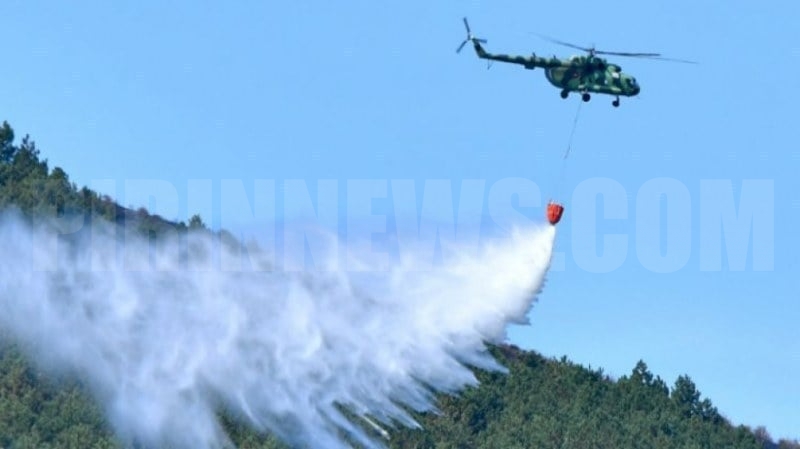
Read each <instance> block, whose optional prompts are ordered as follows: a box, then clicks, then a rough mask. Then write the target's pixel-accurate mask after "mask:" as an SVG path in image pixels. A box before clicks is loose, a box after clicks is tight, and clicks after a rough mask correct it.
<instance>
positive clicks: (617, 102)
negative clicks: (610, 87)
mask: <svg viewBox="0 0 800 449" xmlns="http://www.w3.org/2000/svg"><path fill="white" fill-rule="evenodd" d="M611 104H612V105H613V106H614V107H615V108H618V107H619V98H617V99H616V100H614V101H612V102H611Z"/></svg>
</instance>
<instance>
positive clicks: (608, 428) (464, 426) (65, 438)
mask: <svg viewBox="0 0 800 449" xmlns="http://www.w3.org/2000/svg"><path fill="white" fill-rule="evenodd" d="M11 207H13V208H18V209H19V210H21V211H22V212H23V214H24V215H25V216H26V217H28V218H32V217H35V216H37V215H43V216H58V215H61V214H65V213H77V214H79V215H83V216H84V217H85V218H86V219H88V218H89V217H103V218H105V219H107V220H110V221H113V222H115V223H119V224H123V223H128V224H130V223H134V224H135V226H136V227H137V228H138V229H139V230H140V231H141V232H144V233H152V232H155V233H158V232H167V231H169V232H174V231H177V232H185V231H187V230H188V229H192V228H205V226H204V225H203V223H202V220H201V219H200V217H198V216H194V217H192V219H191V220H190V222H189V224H188V225H187V224H185V223H172V222H169V221H167V220H164V219H162V218H160V217H158V216H154V215H151V214H149V213H148V212H147V211H146V210H144V209H139V210H136V211H134V210H131V209H128V208H124V207H121V206H120V205H118V204H116V203H115V202H114V201H113V200H112V199H111V198H108V197H102V196H100V195H99V194H97V193H96V192H92V191H91V190H89V189H87V188H85V187H84V188H81V189H78V188H77V186H75V185H74V184H73V183H70V181H69V177H68V176H67V174H66V173H65V172H64V171H63V170H62V169H60V168H58V167H56V168H53V169H52V170H51V169H50V168H49V167H48V163H47V161H46V160H40V158H39V151H38V149H37V148H36V146H35V144H34V143H33V142H32V141H31V140H30V139H29V138H28V137H27V136H26V137H25V138H24V139H22V141H21V142H20V144H18V145H17V144H15V143H14V132H13V129H12V128H11V127H10V126H9V125H8V123H3V125H2V126H0V211H1V210H4V209H8V208H11ZM209 232H210V231H209ZM222 233H223V234H224V231H222ZM228 237H229V236H228ZM229 240H230V239H229ZM492 350H493V352H494V353H495V355H496V356H497V357H498V359H499V361H500V362H501V363H503V364H504V365H505V366H507V367H508V368H509V369H510V374H507V375H505V374H488V373H483V372H480V373H479V379H480V380H481V386H480V387H479V388H477V389H468V390H467V391H465V392H464V394H463V395H461V396H459V397H447V396H440V397H439V404H440V407H441V411H442V414H441V415H440V416H434V415H426V416H418V419H419V421H420V422H421V423H422V425H423V427H424V430H410V429H399V430H396V431H393V432H392V434H391V440H390V442H389V444H390V447H393V448H408V449H411V448H416V449H423V448H431V449H432V448H437V449H445V448H448V449H450V448H453V449H455V448H487V449H488V448H507V449H514V448H534V447H535V448H583V447H586V448H659V449H660V448H742V449H749V448H753V449H755V448H765V447H767V448H773V447H780V448H787V449H788V448H794V449H797V448H800V444H797V442H788V441H781V442H779V443H775V442H773V441H772V440H771V438H770V437H769V435H768V434H767V433H766V431H765V430H764V429H763V428H757V429H755V430H753V429H751V428H749V427H746V426H734V425H732V424H731V423H730V422H728V420H727V419H725V418H724V416H723V415H722V414H721V413H720V412H719V411H718V410H717V409H716V408H715V407H714V406H713V404H712V403H711V401H710V400H708V399H701V394H700V392H699V391H698V389H697V387H696V386H695V384H694V383H693V382H692V380H691V379H690V378H689V377H688V376H681V377H679V378H678V379H677V380H676V381H675V382H674V384H673V385H672V386H671V387H669V386H667V384H666V383H665V382H664V381H663V380H662V379H660V378H659V377H658V376H654V375H653V374H652V373H650V372H649V370H648V369H647V366H646V364H645V363H644V362H639V363H638V364H637V365H636V367H634V368H633V370H632V372H631V374H630V375H628V376H625V377H623V378H621V379H618V380H612V379H610V378H609V377H607V376H605V375H604V374H603V373H602V371H601V370H590V369H587V368H584V367H581V366H579V365H576V364H574V363H571V362H569V361H568V360H567V359H565V358H563V359H561V360H552V359H546V358H544V357H542V356H540V355H538V354H536V353H535V352H526V351H522V350H520V349H518V348H515V347H512V346H503V347H494V348H493V349H492ZM226 424H227V427H228V429H229V430H230V432H231V435H232V436H233V438H234V441H235V442H236V444H237V445H238V446H239V447H241V448H280V447H284V446H283V445H281V444H280V443H278V442H276V441H275V440H274V439H272V438H270V437H266V436H259V435H256V434H254V433H252V432H250V431H249V430H248V429H247V428H245V427H243V426H241V425H238V424H236V423H234V421H233V420H230V419H228V420H226ZM116 447H119V444H118V443H117V442H116V441H115V439H114V436H113V435H112V434H111V432H110V430H109V427H108V425H107V424H106V422H105V420H104V418H103V416H102V415H101V413H100V412H99V410H98V408H97V407H96V406H95V405H94V404H93V403H92V402H91V401H90V399H89V397H88V396H87V395H86V394H85V393H84V391H83V389H82V388H81V386H80V384H79V383H75V382H73V381H71V380H69V379H67V380H59V379H49V378H47V377H45V376H43V375H41V374H39V373H37V372H36V370H35V369H34V368H33V367H32V365H30V364H29V363H28V362H27V361H26V359H25V357H24V355H23V354H22V352H21V351H20V350H19V348H17V347H16V346H15V345H14V344H13V342H12V340H11V339H10V338H9V336H8V335H5V334H3V330H2V329H0V448H15V449H16V448H81V449H83V448H116Z"/></svg>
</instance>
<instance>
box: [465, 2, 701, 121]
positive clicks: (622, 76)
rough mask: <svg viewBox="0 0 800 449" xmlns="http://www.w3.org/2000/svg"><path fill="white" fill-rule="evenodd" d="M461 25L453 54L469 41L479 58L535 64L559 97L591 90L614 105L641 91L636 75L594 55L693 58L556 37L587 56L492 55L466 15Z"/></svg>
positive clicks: (584, 95) (586, 96) (587, 93)
mask: <svg viewBox="0 0 800 449" xmlns="http://www.w3.org/2000/svg"><path fill="white" fill-rule="evenodd" d="M464 26H465V27H466V29H467V38H466V39H465V40H464V42H462V43H461V45H460V46H459V47H458V49H456V53H460V52H461V49H463V48H464V46H465V45H466V44H467V43H468V42H472V43H473V45H474V47H475V53H477V54H478V57H479V58H482V59H486V60H489V62H490V63H491V61H500V62H508V63H512V64H520V65H522V66H523V67H525V68H526V69H529V70H533V69H535V68H536V67H541V68H542V69H544V74H545V77H546V78H547V81H549V82H550V84H552V85H553V86H555V87H558V88H560V89H561V98H567V97H568V96H569V93H570V92H578V93H580V94H581V98H582V99H583V101H589V100H590V99H591V95H590V93H598V94H606V95H613V96H614V97H615V99H614V101H612V103H611V104H612V105H614V107H618V106H619V97H620V96H625V97H633V96H636V95H638V94H639V91H640V90H641V88H640V86H639V84H638V83H637V82H636V78H634V77H633V76H631V75H629V74H626V73H624V72H622V68H621V67H620V66H619V65H617V64H613V63H609V62H608V61H607V60H605V59H603V58H600V57H598V56H597V55H601V54H602V55H617V56H631V57H643V58H652V59H663V60H670V61H677V62H687V63H693V62H692V61H684V60H680V59H668V58H662V57H661V55H660V54H658V53H624V52H610V51H600V50H596V49H594V48H584V47H579V46H577V45H573V44H570V43H567V42H562V41H558V40H555V39H550V38H547V37H544V36H542V37H544V38H545V39H548V40H550V41H552V42H555V43H557V44H560V45H565V46H567V47H572V48H576V49H578V50H583V51H585V52H587V53H588V55H587V56H572V57H570V58H569V59H558V58H556V57H555V56H553V57H552V58H543V57H539V56H536V54H531V56H515V55H506V54H492V53H488V52H487V51H486V50H484V49H483V47H482V46H481V44H485V43H486V42H487V41H486V39H478V38H476V37H474V36H473V35H472V31H471V30H470V28H469V23H468V22H467V18H466V17H465V18H464Z"/></svg>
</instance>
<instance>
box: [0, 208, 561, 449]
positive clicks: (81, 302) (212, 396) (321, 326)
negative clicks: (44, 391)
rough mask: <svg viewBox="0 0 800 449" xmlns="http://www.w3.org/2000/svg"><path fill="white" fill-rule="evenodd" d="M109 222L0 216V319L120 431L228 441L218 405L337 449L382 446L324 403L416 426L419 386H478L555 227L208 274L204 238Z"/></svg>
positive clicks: (529, 294) (533, 282)
mask: <svg viewBox="0 0 800 449" xmlns="http://www.w3.org/2000/svg"><path fill="white" fill-rule="evenodd" d="M115 233H116V228H113V227H110V226H100V225H97V224H95V226H94V227H93V228H92V229H91V232H83V233H78V234H74V235H72V236H69V235H65V236H61V240H62V241H61V243H60V244H59V245H58V250H57V251H56V250H55V248H56V245H55V242H56V237H57V235H56V234H57V232H56V231H54V230H53V228H52V227H49V226H42V227H32V226H28V225H25V224H23V222H22V221H20V220H18V219H16V218H14V217H10V216H4V217H2V218H1V219H0V244H2V248H3V250H2V253H0V284H1V285H2V286H3V287H2V290H1V291H0V327H2V328H3V329H4V330H6V331H9V332H11V334H12V335H13V336H14V337H15V338H16V339H18V341H20V342H21V343H22V344H23V347H25V348H28V350H29V351H30V355H31V356H32V357H33V358H34V359H35V360H36V361H37V363H39V364H40V365H41V366H43V367H44V368H46V369H49V370H52V372H54V373H58V374H62V373H69V374H75V375H79V376H81V377H82V378H83V379H84V380H85V381H86V383H87V384H88V385H89V386H90V388H91V389H92V392H93V393H94V395H95V398H96V400H97V401H98V402H99V403H100V404H101V405H102V407H103V409H104V410H105V412H106V414H107V417H108V419H109V422H110V423H111V424H112V425H113V427H114V429H115V430H116V431H117V433H118V435H119V436H120V438H121V439H122V440H123V441H138V442H140V443H142V444H147V445H153V446H157V445H160V444H172V445H173V446H174V447H179V448H194V449H211V448H220V447H231V446H232V445H231V443H230V441H229V440H228V437H227V436H226V435H225V433H224V431H223V430H222V428H221V426H220V424H219V422H218V419H217V415H216V413H217V412H218V411H219V410H222V409H223V408H225V409H227V410H229V411H231V412H232V413H233V414H234V415H235V416H237V417H239V418H240V419H242V420H244V421H245V422H246V423H247V424H248V425H250V426H252V427H253V428H255V429H258V430H260V431H265V432H272V433H274V434H275V435H276V436H278V437H280V438H281V439H283V440H284V441H286V442H288V443H290V444H309V445H311V446H312V447H316V448H324V449H329V448H330V449H334V448H345V447H349V446H348V445H347V444H345V442H344V441H343V439H342V437H341V436H342V435H343V434H348V435H349V437H350V438H353V439H355V440H357V441H359V442H360V443H361V444H364V445H365V446H366V447H382V445H383V443H384V442H383V441H382V440H381V436H380V434H379V433H378V432H375V431H374V429H372V428H371V427H370V426H369V425H365V421H362V420H358V419H356V420H355V421H351V420H349V419H348V418H346V417H345V416H344V415H342V414H341V413H340V411H339V409H338V408H337V407H338V406H343V407H344V408H346V409H348V410H350V411H352V412H353V413H354V414H356V415H361V416H371V417H372V419H371V420H370V421H375V422H380V423H383V424H386V425H388V426H392V425H396V423H399V424H401V425H405V426H417V424H416V422H414V420H413V419H412V418H411V417H410V416H409V414H408V413H407V411H406V410H417V411H434V410H435V405H436V404H435V398H434V396H433V393H435V392H441V391H447V392H457V391H459V390H460V389H462V388H464V387H465V386H467V385H475V384H476V383H477V381H476V378H475V376H474V374H473V372H472V370H471V369H472V368H474V367H482V368H487V369H502V368H501V367H500V366H498V365H497V364H496V363H495V362H494V360H493V359H492V358H491V357H490V356H489V354H488V353H487V352H486V350H485V346H484V341H491V342H499V341H502V340H504V338H505V330H506V326H507V325H508V324H509V323H525V322H526V315H527V312H528V311H529V308H530V307H531V304H532V302H533V301H534V300H535V297H536V294H537V293H538V292H539V290H540V288H541V286H542V282H543V279H544V275H545V273H546V270H547V268H548V265H549V263H550V257H551V250H552V245H553V241H554V237H555V228H553V227H550V226H542V228H539V229H528V230H520V231H517V232H516V233H515V234H514V235H513V236H512V237H511V238H506V239H498V240H497V241H494V242H488V243H487V244H486V245H484V246H483V247H482V248H481V250H480V253H479V254H471V253H467V252H465V253H464V255H462V256H458V257H455V258H451V259H450V260H448V263H447V264H445V265H444V266H438V267H434V268H430V264H429V263H427V262H428V261H424V262H426V264H425V265H424V266H425V267H426V268H425V269H419V268H418V267H419V266H421V265H420V264H418V263H417V262H422V261H421V260H417V259H416V258H415V257H414V256H413V254H412V255H409V256H407V257H404V259H403V260H402V262H399V263H398V264H396V265H395V266H393V267H391V268H390V269H388V270H386V271H381V272H370V273H363V272H362V273H357V274H356V273H349V272H347V271H329V272H326V271H310V272H281V271H256V270H247V271H245V270H223V269H218V268H214V266H213V264H212V263H210V262H211V260H212V259H213V258H214V257H221V256H219V253H218V252H219V251H227V250H226V249H225V247H224V246H220V245H219V244H218V242H215V241H214V240H213V239H210V238H208V237H207V236H206V235H205V234H202V233H193V234H190V235H189V236H188V238H186V239H184V240H183V241H181V240H179V239H173V238H166V237H161V238H160V239H159V241H158V245H156V248H153V247H152V245H151V242H149V241H148V240H146V239H143V238H141V237H133V236H132V235H126V236H125V238H124V239H120V238H118V237H117V236H116V235H115ZM215 252H216V254H217V256H214V254H215ZM356 255H357V254H356ZM223 256H224V254H223ZM228 257H232V256H231V255H228ZM257 257H258V256H254V255H252V254H251V255H250V258H251V259H254V260H255V259H257ZM255 262H256V265H258V266H269V265H270V261H269V260H255ZM367 263H369V261H367ZM432 390H434V391H432Z"/></svg>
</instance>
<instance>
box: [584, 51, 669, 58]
mask: <svg viewBox="0 0 800 449" xmlns="http://www.w3.org/2000/svg"><path fill="white" fill-rule="evenodd" d="M595 53H597V54H598V55H617V56H631V57H651V58H652V57H658V56H661V54H660V53H628V52H624V51H603V50H596V51H595Z"/></svg>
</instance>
